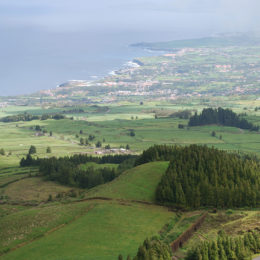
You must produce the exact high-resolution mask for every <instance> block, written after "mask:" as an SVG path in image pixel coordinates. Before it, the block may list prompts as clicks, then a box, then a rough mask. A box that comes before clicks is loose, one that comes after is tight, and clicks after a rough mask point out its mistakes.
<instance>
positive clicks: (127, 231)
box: [0, 202, 174, 260]
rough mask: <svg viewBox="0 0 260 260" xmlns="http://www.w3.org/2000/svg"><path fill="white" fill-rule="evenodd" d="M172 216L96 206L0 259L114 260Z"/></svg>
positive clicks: (143, 208)
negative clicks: (67, 223)
mask: <svg viewBox="0 0 260 260" xmlns="http://www.w3.org/2000/svg"><path fill="white" fill-rule="evenodd" d="M83 204H84V205H89V203H83ZM173 214H174V213H172V212H169V211H168V210H167V209H165V208H162V207H159V206H147V205H140V204H139V205H138V204H125V205H119V204H116V203H112V202H107V203H104V202H102V203H96V204H95V207H94V208H93V209H91V210H90V211H89V212H88V213H86V214H85V215H83V216H81V217H80V218H78V219H77V220H76V221H74V222H72V223H70V224H69V225H66V226H64V227H63V228H62V229H59V230H57V231H55V232H53V233H51V234H50V235H47V236H45V237H42V238H40V239H39V240H37V241H34V242H32V243H30V244H28V245H25V246H24V247H22V248H20V249H19V250H16V251H13V252H10V253H8V254H6V255H3V256H2V257H0V259H3V260H8V259H21V260H23V259H26V260H27V259H42V260H43V259H49V260H56V259H57V260H58V259H63V260H67V259H91V260H110V259H111V260H112V259H113V260H114V259H116V258H117V256H118V254H120V253H122V254H123V255H124V257H126V256H127V254H131V255H132V256H133V255H135V253H136V251H137V249H138V246H139V245H140V244H141V243H142V242H143V240H144V239H145V238H146V237H150V236H153V235H156V234H158V231H159V230H160V229H161V228H162V226H163V225H164V224H165V223H166V222H167V221H169V219H170V218H171V217H172V215H173ZM10 221H11V220H10ZM147 223H149V225H148V224H147Z"/></svg>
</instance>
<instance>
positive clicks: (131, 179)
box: [87, 162, 169, 202]
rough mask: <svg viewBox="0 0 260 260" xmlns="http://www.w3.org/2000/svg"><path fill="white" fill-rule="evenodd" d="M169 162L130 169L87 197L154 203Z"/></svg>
mask: <svg viewBox="0 0 260 260" xmlns="http://www.w3.org/2000/svg"><path fill="white" fill-rule="evenodd" d="M168 164H169V162H151V163H146V164H143V165H140V166H137V167H135V168H133V169H130V170H128V171H126V172H124V173H123V174H122V175H120V176H119V177H118V178H116V179H115V180H114V181H112V182H110V183H107V184H104V185H100V186H98V187H96V188H94V189H92V190H90V192H88V193H87V197H109V198H116V199H126V200H141V201H148V202H154V200H155V190H156V187H157V186H158V183H159V182H160V180H161V177H162V175H163V174H164V173H165V171H166V169H167V167H168Z"/></svg>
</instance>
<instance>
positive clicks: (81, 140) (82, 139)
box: [79, 137, 85, 145]
mask: <svg viewBox="0 0 260 260" xmlns="http://www.w3.org/2000/svg"><path fill="white" fill-rule="evenodd" d="M79 142H80V145H84V143H85V140H84V138H82V137H81V138H80V140H79Z"/></svg>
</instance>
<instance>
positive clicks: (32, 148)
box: [28, 145, 36, 154]
mask: <svg viewBox="0 0 260 260" xmlns="http://www.w3.org/2000/svg"><path fill="white" fill-rule="evenodd" d="M28 153H29V154H35V153H36V147H35V146H34V145H31V147H30V149H29V152H28Z"/></svg>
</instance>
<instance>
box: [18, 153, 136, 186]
mask: <svg viewBox="0 0 260 260" xmlns="http://www.w3.org/2000/svg"><path fill="white" fill-rule="evenodd" d="M87 162H95V163H98V164H105V163H114V164H119V166H118V169H117V170H116V169H114V168H108V167H104V168H103V169H95V168H94V167H88V168H87V169H86V170H82V169H81V168H80V167H79V165H81V164H85V163H87ZM134 162H135V156H133V155H107V156H103V157H93V156H88V155H81V154H78V155H73V156H70V157H63V158H56V157H51V158H45V159H40V158H36V159H35V158H33V157H32V156H31V154H28V155H27V156H26V158H22V160H21V161H20V166H21V167H26V166H38V167H39V171H40V173H41V174H42V175H43V176H45V177H46V178H47V179H48V180H51V181H56V182H59V183H61V184H64V185H70V186H76V187H80V188H92V187H95V186H97V185H100V184H103V183H106V182H110V181H112V180H113V179H115V178H116V177H117V176H118V175H119V174H121V173H122V172H123V171H125V170H126V169H129V168H131V167H133V165H134Z"/></svg>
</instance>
